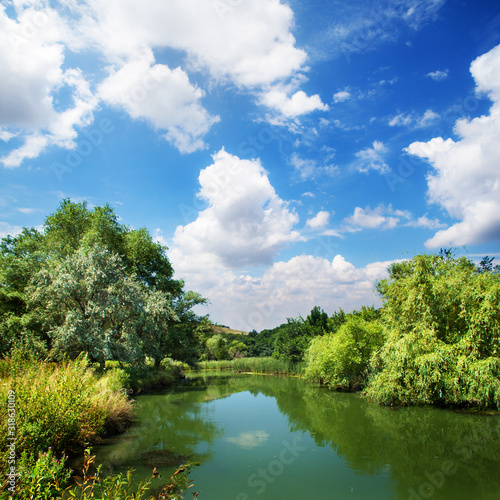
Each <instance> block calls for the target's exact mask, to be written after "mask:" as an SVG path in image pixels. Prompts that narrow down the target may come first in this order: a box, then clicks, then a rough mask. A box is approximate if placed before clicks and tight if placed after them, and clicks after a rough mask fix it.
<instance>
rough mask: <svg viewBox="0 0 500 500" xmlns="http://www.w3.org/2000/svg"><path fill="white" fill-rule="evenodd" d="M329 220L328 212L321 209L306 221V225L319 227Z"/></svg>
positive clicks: (313, 227) (314, 227)
mask: <svg viewBox="0 0 500 500" xmlns="http://www.w3.org/2000/svg"><path fill="white" fill-rule="evenodd" d="M329 220H330V212H326V211H325V210H321V211H320V212H318V213H317V214H316V215H315V216H314V217H313V218H312V219H309V220H308V221H307V222H306V226H308V227H310V228H311V229H321V228H323V227H325V226H326V225H327V224H328V222H329Z"/></svg>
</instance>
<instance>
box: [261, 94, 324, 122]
mask: <svg viewBox="0 0 500 500" xmlns="http://www.w3.org/2000/svg"><path fill="white" fill-rule="evenodd" d="M260 102H261V104H264V105H265V106H268V107H269V108H272V109H275V110H277V111H279V112H280V113H281V114H283V115H284V116H286V117H287V118H295V117H296V116H300V115H304V114H306V113H310V112H311V111H316V110H321V111H326V110H328V105H326V104H323V102H322V101H321V98H320V96H319V95H317V94H315V95H312V96H308V95H307V94H306V93H305V92H303V91H302V90H299V91H297V92H295V94H293V95H292V96H291V97H288V95H287V93H286V92H284V91H283V90H279V89H273V90H269V91H268V92H266V93H265V94H263V95H262V97H261V100H260Z"/></svg>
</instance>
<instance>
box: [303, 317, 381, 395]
mask: <svg viewBox="0 0 500 500" xmlns="http://www.w3.org/2000/svg"><path fill="white" fill-rule="evenodd" d="M383 342H384V335H383V329H382V325H381V324H380V323H379V322H377V321H365V320H363V319H361V318H359V317H355V316H350V317H349V318H348V319H347V320H346V322H345V323H343V324H342V326H341V327H340V328H339V329H338V331H337V333H335V334H330V335H325V336H323V337H316V338H314V339H313V340H312V342H311V346H310V347H309V349H308V350H307V351H306V358H305V370H304V375H305V377H306V378H307V379H308V380H311V381H318V382H322V383H325V384H327V385H329V386H330V387H335V388H343V389H355V388H359V387H360V386H362V385H364V384H365V383H366V381H367V378H368V375H369V371H370V370H369V366H370V359H371V357H372V355H373V354H374V352H376V351H377V350H378V349H379V348H380V347H381V346H382V344H383Z"/></svg>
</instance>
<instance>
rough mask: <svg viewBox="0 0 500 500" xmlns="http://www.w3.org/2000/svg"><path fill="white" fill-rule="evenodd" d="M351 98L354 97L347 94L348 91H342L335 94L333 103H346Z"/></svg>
mask: <svg viewBox="0 0 500 500" xmlns="http://www.w3.org/2000/svg"><path fill="white" fill-rule="evenodd" d="M351 97H352V96H351V93H350V92H347V90H342V91H340V92H336V93H335V94H333V101H334V102H335V103H338V102H344V101H347V100H348V99H350V98H351Z"/></svg>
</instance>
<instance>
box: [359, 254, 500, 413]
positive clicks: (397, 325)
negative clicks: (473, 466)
mask: <svg viewBox="0 0 500 500" xmlns="http://www.w3.org/2000/svg"><path fill="white" fill-rule="evenodd" d="M483 260H484V259H483ZM486 264H491V260H488V262H487V263H486ZM378 290H379V292H380V293H382V294H383V297H384V308H383V312H382V317H383V319H384V322H385V324H386V327H387V330H388V332H389V335H388V340H387V342H386V344H385V345H384V348H383V350H382V351H381V353H380V356H379V357H378V359H377V370H378V373H377V375H376V377H375V378H374V380H373V381H372V383H371V384H370V386H369V387H368V389H367V394H368V396H370V397H371V398H372V399H374V400H376V401H378V402H380V403H384V404H428V403H433V404H445V405H460V406H463V405H473V406H478V407H480V408H485V407H488V406H496V407H497V408H498V407H499V402H500V382H499V378H498V377H499V373H500V372H499V370H498V367H499V363H500V359H499V354H500V276H499V275H498V274H497V273H495V272H493V269H491V270H489V269H487V266H485V265H483V266H482V267H481V268H480V269H479V271H478V268H476V266H475V265H474V264H473V263H472V262H471V261H469V260H468V259H466V258H464V257H462V258H453V256H452V255H451V254H450V253H442V254H440V255H418V256H417V257H415V258H413V259H412V260H409V261H406V262H403V263H397V264H393V265H392V266H391V267H390V269H389V279H388V280H384V281H382V282H380V283H379V284H378Z"/></svg>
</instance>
